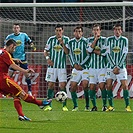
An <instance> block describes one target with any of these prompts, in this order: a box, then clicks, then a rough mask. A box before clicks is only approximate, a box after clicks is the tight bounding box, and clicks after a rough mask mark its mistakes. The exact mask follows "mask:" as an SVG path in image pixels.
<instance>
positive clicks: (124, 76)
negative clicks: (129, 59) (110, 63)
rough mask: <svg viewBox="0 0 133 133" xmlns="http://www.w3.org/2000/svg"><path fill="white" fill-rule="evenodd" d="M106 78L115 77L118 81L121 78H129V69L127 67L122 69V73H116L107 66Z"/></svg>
mask: <svg viewBox="0 0 133 133" xmlns="http://www.w3.org/2000/svg"><path fill="white" fill-rule="evenodd" d="M106 79H113V80H116V79H117V81H118V82H119V81H121V80H127V69H126V68H124V69H120V73H119V74H117V75H115V74H114V73H113V70H112V69H110V68H107V71H106Z"/></svg>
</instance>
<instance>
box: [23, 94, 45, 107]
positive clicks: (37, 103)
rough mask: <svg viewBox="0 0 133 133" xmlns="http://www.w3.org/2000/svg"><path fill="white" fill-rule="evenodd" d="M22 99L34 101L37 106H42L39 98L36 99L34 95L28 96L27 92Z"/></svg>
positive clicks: (29, 101)
mask: <svg viewBox="0 0 133 133" xmlns="http://www.w3.org/2000/svg"><path fill="white" fill-rule="evenodd" d="M24 101H25V102H28V103H34V104H36V105H38V106H42V101H41V100H37V99H36V98H35V97H33V96H30V95H28V94H26V97H25V99H24Z"/></svg>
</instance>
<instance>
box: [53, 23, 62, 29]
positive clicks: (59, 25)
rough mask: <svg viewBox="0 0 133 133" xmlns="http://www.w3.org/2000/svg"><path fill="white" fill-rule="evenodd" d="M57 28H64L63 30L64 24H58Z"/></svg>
mask: <svg viewBox="0 0 133 133" xmlns="http://www.w3.org/2000/svg"><path fill="white" fill-rule="evenodd" d="M56 28H62V30H63V25H62V24H57V25H56V26H55V29H56Z"/></svg>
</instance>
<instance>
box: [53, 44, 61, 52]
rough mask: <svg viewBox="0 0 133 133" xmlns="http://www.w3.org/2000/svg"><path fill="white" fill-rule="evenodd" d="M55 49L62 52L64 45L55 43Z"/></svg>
mask: <svg viewBox="0 0 133 133" xmlns="http://www.w3.org/2000/svg"><path fill="white" fill-rule="evenodd" d="M54 50H55V51H56V52H60V51H61V50H62V47H61V46H60V45H55V46H54Z"/></svg>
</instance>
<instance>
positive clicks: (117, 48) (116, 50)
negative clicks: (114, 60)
mask: <svg viewBox="0 0 133 133" xmlns="http://www.w3.org/2000/svg"><path fill="white" fill-rule="evenodd" d="M120 50H121V49H120V47H118V46H116V47H113V49H112V51H113V52H114V53H119V52H120Z"/></svg>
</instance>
